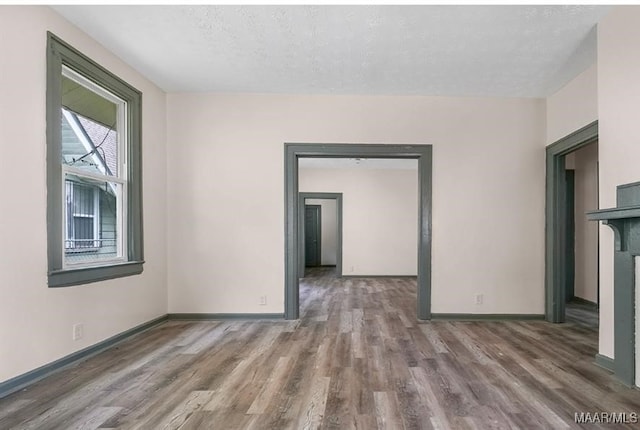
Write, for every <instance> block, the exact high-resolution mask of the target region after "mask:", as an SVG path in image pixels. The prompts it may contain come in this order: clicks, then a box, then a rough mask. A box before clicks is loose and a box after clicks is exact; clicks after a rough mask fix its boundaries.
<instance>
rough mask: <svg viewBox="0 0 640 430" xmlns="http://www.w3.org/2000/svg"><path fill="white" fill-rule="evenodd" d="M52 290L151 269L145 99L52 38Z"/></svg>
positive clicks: (49, 257)
mask: <svg viewBox="0 0 640 430" xmlns="http://www.w3.org/2000/svg"><path fill="white" fill-rule="evenodd" d="M46 53H47V269H48V270H47V279H48V285H49V287H67V286H71V285H82V284H87V283H91V282H98V281H103V280H107V279H114V278H120V277H124V276H133V275H138V274H140V273H142V272H143V270H144V268H143V266H144V249H143V248H144V241H143V225H142V220H143V217H142V93H141V92H140V91H139V90H137V89H136V88H134V87H132V86H131V85H130V84H129V83H127V82H126V81H124V80H122V79H121V78H120V77H118V76H116V75H114V74H113V73H112V72H110V71H109V70H107V69H105V68H104V67H102V66H101V65H99V64H98V63H97V62H95V61H94V60H92V59H90V58H89V57H87V56H85V55H84V54H82V53H81V52H80V51H78V50H76V49H75V48H73V47H72V46H70V45H68V44H67V43H65V42H64V41H62V40H61V39H60V38H58V37H57V36H55V35H54V34H52V33H47V51H46Z"/></svg>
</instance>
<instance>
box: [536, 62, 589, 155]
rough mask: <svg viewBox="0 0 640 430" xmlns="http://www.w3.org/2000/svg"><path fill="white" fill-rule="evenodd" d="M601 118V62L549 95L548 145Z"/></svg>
mask: <svg viewBox="0 0 640 430" xmlns="http://www.w3.org/2000/svg"><path fill="white" fill-rule="evenodd" d="M597 119H598V65H597V64H593V65H592V66H591V67H589V68H588V69H587V70H585V71H584V72H582V73H581V74H580V75H578V76H577V77H576V78H575V79H573V80H572V81H571V82H569V83H568V84H567V85H565V86H564V87H563V88H562V89H560V90H559V91H558V92H556V93H555V94H553V95H551V96H549V97H548V98H547V145H548V144H551V143H553V142H555V141H557V140H559V139H561V138H563V137H565V136H566V135H568V134H571V133H573V132H574V131H576V130H579V129H581V128H582V127H584V126H585V125H588V124H590V123H592V122H593V121H595V120H597Z"/></svg>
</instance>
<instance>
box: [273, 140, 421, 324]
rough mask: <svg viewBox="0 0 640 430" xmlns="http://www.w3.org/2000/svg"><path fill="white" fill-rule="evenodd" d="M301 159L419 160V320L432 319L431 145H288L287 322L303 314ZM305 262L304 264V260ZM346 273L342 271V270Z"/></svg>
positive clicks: (286, 215) (286, 165)
mask: <svg viewBox="0 0 640 430" xmlns="http://www.w3.org/2000/svg"><path fill="white" fill-rule="evenodd" d="M300 158H366V159H369V158H384V159H416V160H417V162H418V238H417V239H418V240H417V242H418V252H417V255H418V262H417V318H418V319H430V318H431V177H432V149H431V146H430V145H368V144H297V143H286V144H285V318H286V319H297V318H298V317H299V314H300V306H299V302H300V300H299V299H300V298H299V275H300V266H301V264H302V263H301V255H300V254H301V253H300V251H299V250H300V248H301V246H300V244H301V241H302V238H301V227H300V225H301V224H302V223H303V220H302V218H303V217H302V214H301V212H302V210H301V208H300V206H301V205H300V197H299V194H298V191H299V190H298V161H299V159H300ZM302 262H304V260H302ZM340 272H342V269H341V270H340Z"/></svg>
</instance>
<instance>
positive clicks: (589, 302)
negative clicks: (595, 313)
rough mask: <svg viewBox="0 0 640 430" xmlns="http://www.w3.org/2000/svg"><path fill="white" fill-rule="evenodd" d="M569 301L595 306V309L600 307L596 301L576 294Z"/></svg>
mask: <svg viewBox="0 0 640 430" xmlns="http://www.w3.org/2000/svg"><path fill="white" fill-rule="evenodd" d="M569 303H576V304H578V305H584V306H589V307H590V308H593V309H598V304H597V303H596V302H592V301H590V300H586V299H583V298H582V297H575V296H574V297H572V298H571V300H569Z"/></svg>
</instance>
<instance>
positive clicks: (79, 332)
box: [73, 324, 84, 340]
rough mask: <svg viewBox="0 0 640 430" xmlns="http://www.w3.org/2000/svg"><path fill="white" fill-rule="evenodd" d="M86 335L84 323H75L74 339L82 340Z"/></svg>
mask: <svg viewBox="0 0 640 430" xmlns="http://www.w3.org/2000/svg"><path fill="white" fill-rule="evenodd" d="M83 336H84V324H74V326H73V340H80V339H82V337H83Z"/></svg>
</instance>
